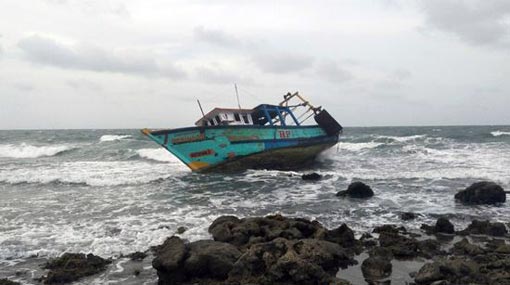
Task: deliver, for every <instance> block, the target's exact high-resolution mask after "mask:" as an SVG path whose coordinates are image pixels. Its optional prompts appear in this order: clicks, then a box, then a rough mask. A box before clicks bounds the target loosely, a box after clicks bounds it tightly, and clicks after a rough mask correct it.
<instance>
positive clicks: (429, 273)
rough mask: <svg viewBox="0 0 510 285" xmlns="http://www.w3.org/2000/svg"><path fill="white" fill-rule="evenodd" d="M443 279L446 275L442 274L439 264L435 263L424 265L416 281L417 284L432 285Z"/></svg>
mask: <svg viewBox="0 0 510 285" xmlns="http://www.w3.org/2000/svg"><path fill="white" fill-rule="evenodd" d="M443 278H444V275H443V274H442V273H441V269H440V268H439V263H437V262H433V263H426V264H424V265H423V266H422V267H421V268H420V270H419V271H418V274H416V276H415V278H414V281H416V283H417V284H430V283H432V282H434V281H437V280H441V279H443Z"/></svg>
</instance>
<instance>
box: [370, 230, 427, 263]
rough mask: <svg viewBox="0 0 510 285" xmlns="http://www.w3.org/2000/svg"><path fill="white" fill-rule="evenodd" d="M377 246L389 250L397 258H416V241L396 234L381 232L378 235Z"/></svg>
mask: <svg viewBox="0 0 510 285" xmlns="http://www.w3.org/2000/svg"><path fill="white" fill-rule="evenodd" d="M379 244H380V246H381V247H386V248H388V249H390V250H391V252H392V253H393V255H394V256H395V257H398V258H409V257H416V256H417V255H418V241H417V240H416V239H415V238H410V237H406V236H403V235H400V234H396V233H390V232H382V233H381V234H380V235H379Z"/></svg>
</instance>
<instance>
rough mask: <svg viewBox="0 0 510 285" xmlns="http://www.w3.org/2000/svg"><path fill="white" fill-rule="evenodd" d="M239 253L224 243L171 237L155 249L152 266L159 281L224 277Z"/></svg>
mask: <svg viewBox="0 0 510 285" xmlns="http://www.w3.org/2000/svg"><path fill="white" fill-rule="evenodd" d="M240 256H241V252H240V251H239V250H238V249H237V248H236V247H235V246H233V245H231V244H228V243H224V242H218V241H212V240H201V241H196V242H192V243H190V244H185V243H184V242H183V241H182V240H181V239H180V238H178V237H171V238H169V239H167V240H166V241H165V243H164V244H163V245H162V246H161V247H159V249H158V250H157V252H156V258H155V259H154V260H153V262H152V266H153V267H154V268H155V269H156V270H157V274H158V277H159V284H181V283H182V282H185V281H189V280H193V279H196V278H206V279H215V280H225V279H226V278H227V277H228V273H229V272H230V270H231V269H232V268H233V266H234V263H235V262H236V261H237V259H238V258H239V257H240Z"/></svg>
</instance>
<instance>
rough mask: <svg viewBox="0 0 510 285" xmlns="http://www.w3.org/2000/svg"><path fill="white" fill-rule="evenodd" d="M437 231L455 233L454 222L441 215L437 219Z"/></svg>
mask: <svg viewBox="0 0 510 285" xmlns="http://www.w3.org/2000/svg"><path fill="white" fill-rule="evenodd" d="M435 228H436V232H438V233H445V234H453V233H455V228H454V227H453V224H452V223H450V221H449V220H448V219H447V218H444V217H440V218H439V219H437V221H436V227H435Z"/></svg>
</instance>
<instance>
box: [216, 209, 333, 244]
mask: <svg viewBox="0 0 510 285" xmlns="http://www.w3.org/2000/svg"><path fill="white" fill-rule="evenodd" d="M209 233H211V234H212V236H213V238H214V240H216V241H222V242H228V243H231V244H233V245H236V246H249V245H251V244H255V243H261V242H267V241H271V240H273V239H276V238H279V237H282V238H285V239H289V240H295V239H304V238H324V236H325V235H326V233H327V229H325V228H324V227H323V226H322V225H321V224H320V223H318V222H316V221H313V222H311V221H308V220H306V219H297V218H296V219H293V218H286V217H283V216H280V215H274V216H267V217H262V218H260V217H256V218H245V219H237V218H235V217H229V216H227V217H220V218H218V219H216V220H215V221H214V222H213V223H212V224H211V226H210V227H209Z"/></svg>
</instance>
